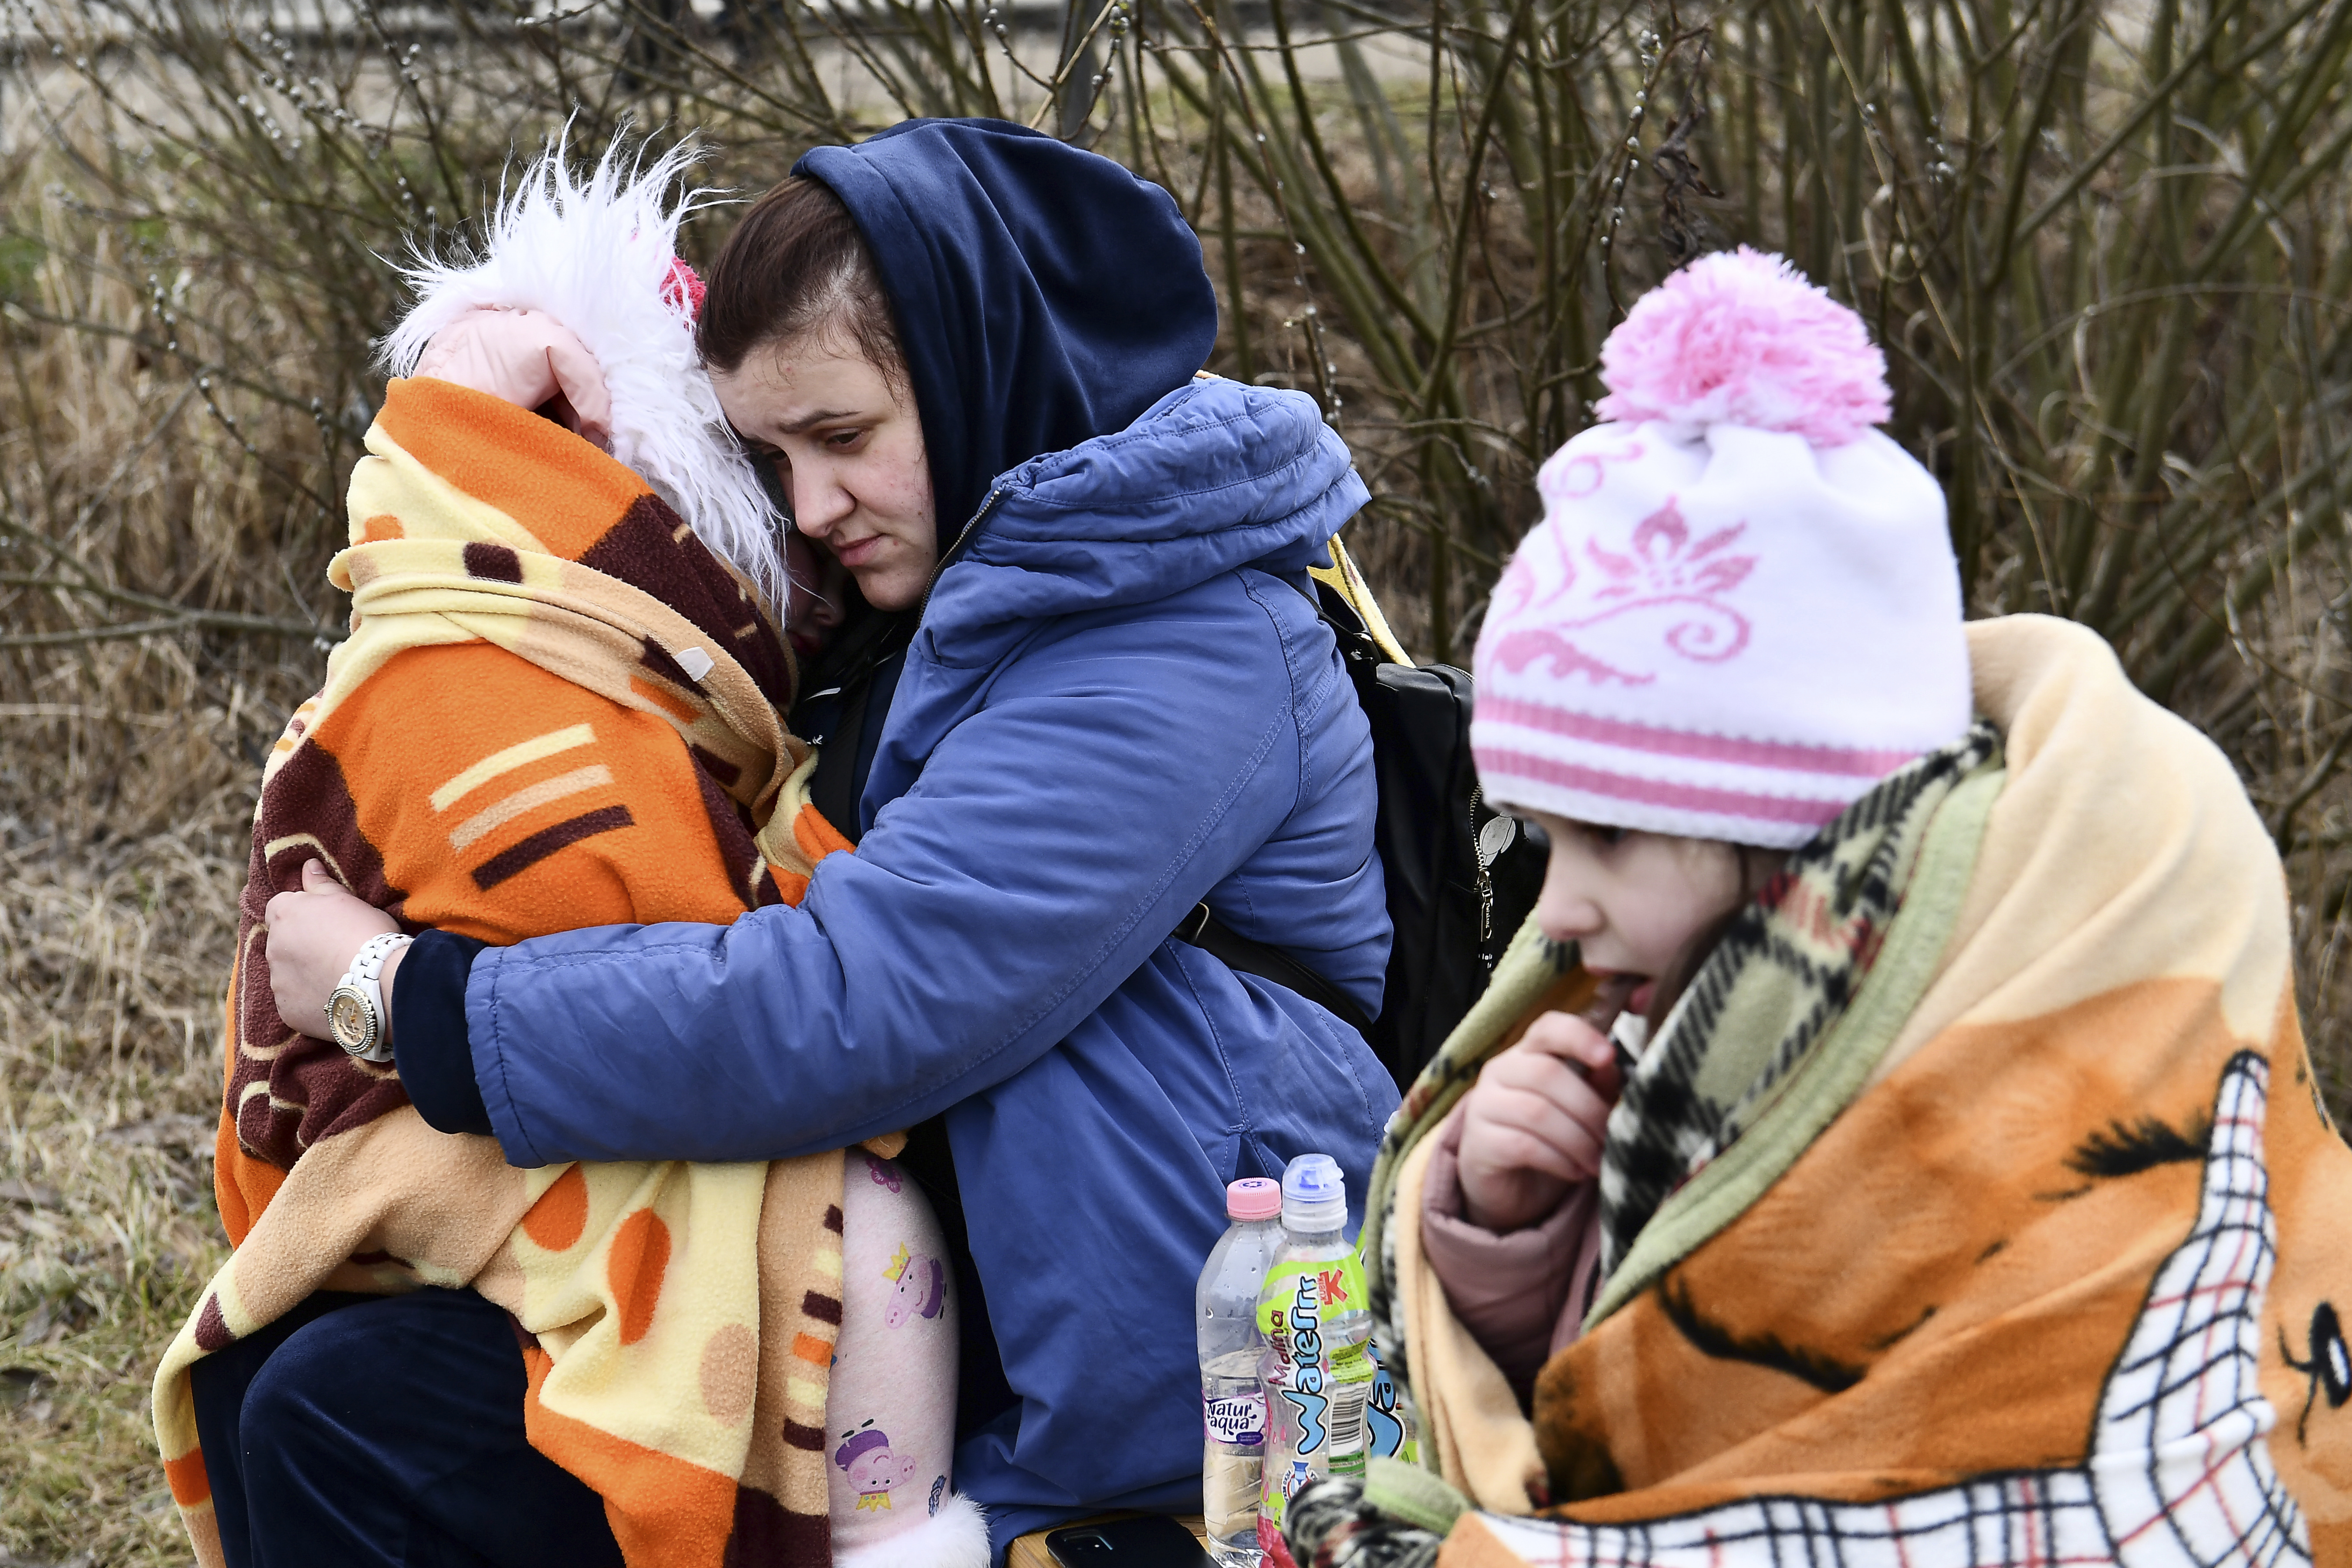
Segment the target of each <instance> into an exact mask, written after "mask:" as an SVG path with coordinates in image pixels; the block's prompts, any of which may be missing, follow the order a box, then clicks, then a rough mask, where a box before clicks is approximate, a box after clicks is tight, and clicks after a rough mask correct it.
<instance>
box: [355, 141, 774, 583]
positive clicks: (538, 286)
mask: <svg viewBox="0 0 2352 1568" xmlns="http://www.w3.org/2000/svg"><path fill="white" fill-rule="evenodd" d="M568 153H569V148H568V144H567V143H565V142H557V143H556V144H555V145H553V146H551V147H550V148H548V149H547V150H546V151H545V152H543V153H541V154H540V155H539V156H538V157H537V158H536V159H534V160H532V162H531V163H530V167H529V168H528V169H526V170H525V171H524V172H523V174H522V177H521V178H520V181H518V182H517V184H515V186H514V187H513V188H512V190H510V191H509V192H506V193H504V194H502V195H501V196H500V199H499V203H498V205H497V206H496V207H495V208H494V209H493V210H492V212H491V214H490V216H489V219H488V224H487V231H486V233H485V235H484V247H483V250H482V253H481V254H480V255H479V256H478V257H474V258H458V259H452V260H443V259H439V258H435V257H431V256H428V255H425V254H424V253H423V252H422V251H418V252H416V253H415V256H414V259H413V260H412V262H411V263H410V265H408V266H406V267H404V268H402V269H401V271H402V276H404V278H405V279H407V280H408V284H409V287H410V288H411V289H413V290H414V291H415V295H416V304H415V307H414V308H413V309H411V310H409V312H408V314H407V315H406V316H405V317H404V318H403V319H402V320H401V321H400V322H399V324H398V325H396V326H395V327H394V328H393V330H392V331H391V332H389V333H388V334H386V335H385V337H384V339H383V342H382V343H381V344H380V353H381V357H382V362H383V366H384V368H385V369H386V370H387V371H389V372H390V373H391V374H395V375H405V374H409V373H410V372H412V371H413V370H414V369H415V365H416V362H417V359H418V356H419V355H421V354H422V353H424V352H425V344H427V343H429V342H432V341H433V338H434V335H435V334H436V333H437V332H439V331H441V330H442V329H443V328H445V327H447V326H448V325H450V324H451V323H452V322H454V321H457V319H458V318H459V317H461V316H463V315H465V314H466V313H467V312H468V311H471V310H483V309H503V310H539V311H542V312H544V313H545V314H547V315H548V316H551V317H552V318H553V319H554V320H555V321H559V322H561V323H562V325H563V326H564V327H566V328H568V329H569V330H570V331H572V333H573V334H575V335H576V336H577V337H578V338H579V339H580V341H581V342H583V343H584V344H585V345H586V346H587V349H588V352H589V353H592V354H593V355H595V356H596V363H597V364H598V365H599V366H600V367H601V368H602V369H603V371H604V386H605V390H606V392H607V393H608V394H609V395H610V396H611V398H612V404H613V411H612V449H613V456H614V458H616V459H618V460H619V461H620V462H622V463H624V464H626V465H627V466H628V467H629V468H633V469H635V471H636V472H637V473H638V474H639V475H640V476H641V477H642V478H643V479H645V481H646V483H647V484H648V485H650V486H652V487H653V489H655V491H656V493H658V494H659V495H660V496H661V498H662V499H663V500H666V501H667V502H668V503H669V504H670V505H671V506H672V507H674V508H676V509H677V512H678V514H679V515H680V516H681V517H683V518H685V519H686V521H687V523H688V526H690V527H691V528H692V529H693V530H694V531H695V533H696V534H697V536H698V537H699V538H700V539H701V540H702V542H704V543H705V544H707V545H709V547H710V548H711V549H712V550H713V551H715V552H718V553H719V555H721V556H723V557H724V558H726V559H727V560H728V561H730V562H731V563H733V564H734V565H735V566H736V567H737V569H738V570H740V571H741V572H742V573H743V574H745V575H747V576H749V577H750V578H751V580H752V581H753V582H754V583H756V584H759V586H760V589H761V592H762V593H764V594H766V595H767V596H768V598H769V600H770V601H771V602H772V604H773V605H775V606H776V607H777V609H778V611H779V612H781V611H782V608H783V606H784V605H785V604H786V602H787V595H786V590H785V582H784V563H783V529H784V527H785V524H784V521H783V519H782V518H781V517H780V516H778V515H777V513H776V510H775V509H774V507H773V506H772V505H771V504H770V503H769V500H768V496H767V491H766V490H765V489H764V488H763V487H762V486H761V482H760V476H759V474H758V472H757V471H756V470H755V469H754V468H752V466H751V458H749V456H747V455H746V454H745V452H744V450H743V448H742V447H741V445H740V443H739V442H738V441H737V440H736V439H735V436H734V432H733V431H732V430H731V429H730V427H729V426H728V424H727V416H726V415H725V414H724V413H722V412H721V411H720V409H719V396H718V394H717V393H715V392H714V391H712V389H711V385H710V377H709V374H707V373H706V372H705V371H704V370H703V368H702V360H701V356H700V355H699V354H698V353H697V352H696V350H695V346H694V321H693V313H692V306H691V305H690V304H689V303H688V301H687V300H685V299H683V298H682V297H681V290H679V289H676V288H674V287H666V286H667V283H668V279H669V277H670V271H671V268H672V266H673V265H674V263H675V262H676V259H677V227H678V224H679V222H680V221H681V220H683V219H684V218H685V217H686V216H688V214H690V213H693V212H695V211H697V210H698V209H699V208H701V207H703V206H707V205H710V201H711V196H710V195H709V193H708V192H704V191H698V190H688V189H686V188H685V187H684V184H683V179H682V176H683V175H684V173H685V171H686V168H687V165H688V163H690V162H691V161H692V159H693V156H694V153H695V149H694V147H693V145H692V144H691V143H681V144H680V145H678V146H677V147H673V148H672V149H670V150H669V151H668V152H667V153H663V154H661V155H660V156H659V157H657V158H654V159H651V160H647V159H646V157H645V156H644V153H643V150H642V149H640V150H639V151H637V152H636V153H630V152H628V151H627V150H626V149H625V147H624V145H623V142H622V141H621V140H620V139H618V138H615V139H614V142H613V144H612V146H610V147H608V148H607V149H605V152H604V156H603V157H602V158H600V159H599V160H597V163H596V165H595V167H594V168H593V170H589V171H587V172H585V173H584V174H583V173H582V172H580V171H577V170H575V169H574V168H573V167H572V163H571V160H570V158H569V156H568Z"/></svg>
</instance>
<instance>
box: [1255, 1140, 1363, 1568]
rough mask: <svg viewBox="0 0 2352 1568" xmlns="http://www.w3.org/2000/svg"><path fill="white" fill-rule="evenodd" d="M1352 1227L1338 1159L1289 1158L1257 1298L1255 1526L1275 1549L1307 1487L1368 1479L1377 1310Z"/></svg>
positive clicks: (1263, 1542)
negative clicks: (1259, 1450) (1259, 1406)
mask: <svg viewBox="0 0 2352 1568" xmlns="http://www.w3.org/2000/svg"><path fill="white" fill-rule="evenodd" d="M1347 1226H1348V1194H1347V1190H1346V1189H1345V1188H1344V1187H1343V1186H1342V1185H1341V1184H1340V1171H1339V1162H1338V1161H1337V1160H1334V1159H1332V1158H1331V1156H1330V1155H1328V1154H1301V1155H1300V1156H1299V1157H1298V1158H1297V1159H1296V1160H1293V1161H1292V1162H1290V1165H1289V1168H1288V1169H1286V1170H1285V1171H1284V1172H1283V1173H1282V1244H1281V1245H1280V1246H1279V1247H1276V1248H1275V1253H1274V1262H1273V1265H1272V1266H1271V1267H1270V1268H1267V1269H1266V1273H1265V1289H1262V1290H1261V1291H1260V1292H1259V1294H1258V1311H1257V1322H1258V1331H1259V1332H1260V1333H1262V1334H1264V1335H1265V1357H1264V1359H1263V1361H1262V1362H1261V1363H1260V1365H1261V1366H1262V1367H1263V1368H1264V1373H1265V1396H1266V1398H1265V1403H1266V1452H1265V1480H1264V1484H1263V1485H1262V1486H1261V1488H1260V1489H1259V1496H1258V1510H1257V1520H1258V1523H1257V1528H1258V1541H1259V1544H1260V1545H1261V1546H1265V1547H1266V1548H1267V1550H1268V1551H1269V1552H1271V1551H1272V1545H1271V1543H1272V1542H1277V1541H1279V1540H1280V1538H1281V1535H1282V1524H1283V1516H1284V1515H1285V1513H1286V1512H1287V1511H1288V1509H1289V1506H1290V1500H1291V1499H1292V1498H1293V1497H1295V1496H1297V1493H1298V1491H1299V1490H1300V1489H1302V1488H1304V1487H1306V1486H1307V1484H1308V1483H1309V1482H1312V1481H1318V1480H1321V1479H1325V1478H1326V1477H1329V1476H1360V1475H1362V1474H1363V1473H1364V1451H1365V1445H1364V1407H1365V1405H1366V1404H1367V1402H1368V1401H1369V1399H1370V1395H1371V1392H1372V1378H1373V1375H1374V1373H1375V1368H1374V1366H1373V1363H1372V1358H1371V1356H1370V1354H1369V1353H1368V1351H1369V1347H1370V1343H1371V1338H1372V1314H1371V1310H1370V1306H1369V1305H1368V1304H1367V1302H1366V1301H1365V1300H1364V1266H1363V1262H1362V1260H1361V1259H1360V1258H1358V1257H1357V1256H1356V1249H1355V1248H1354V1247H1352V1246H1350V1245H1349V1241H1348V1237H1347V1234H1346V1233H1347ZM1279 1560H1281V1559H1280V1557H1279V1556H1277V1561H1279Z"/></svg>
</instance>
